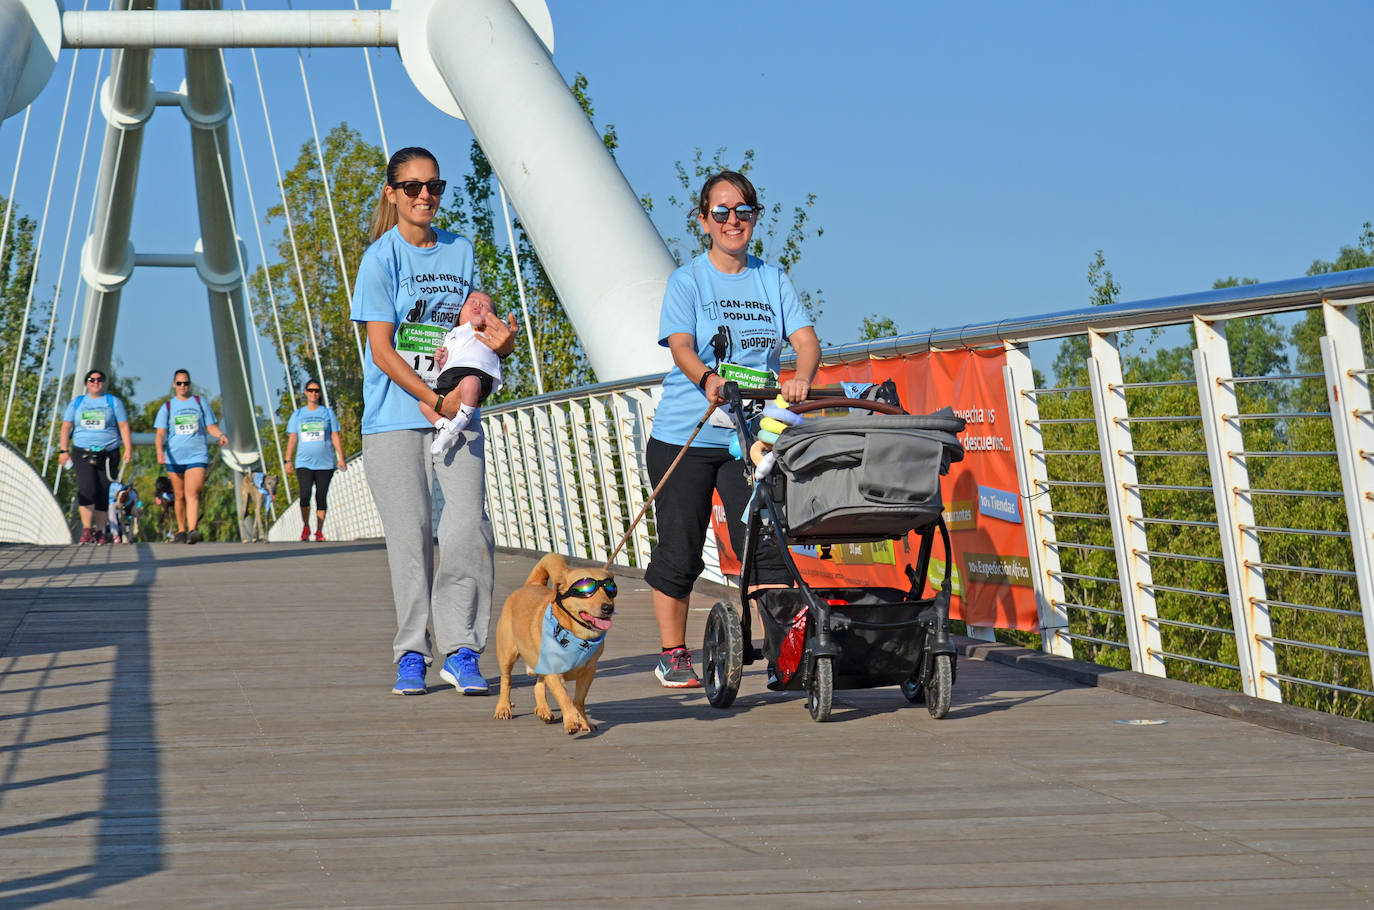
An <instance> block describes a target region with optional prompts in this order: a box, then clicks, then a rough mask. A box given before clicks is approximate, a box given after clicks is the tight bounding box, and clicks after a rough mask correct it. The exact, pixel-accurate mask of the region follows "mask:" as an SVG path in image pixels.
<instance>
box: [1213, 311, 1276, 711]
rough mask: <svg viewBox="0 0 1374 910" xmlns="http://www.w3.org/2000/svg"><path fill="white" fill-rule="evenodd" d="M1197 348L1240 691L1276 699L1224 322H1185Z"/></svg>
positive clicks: (1252, 510) (1256, 535)
mask: <svg viewBox="0 0 1374 910" xmlns="http://www.w3.org/2000/svg"><path fill="white" fill-rule="evenodd" d="M1193 332H1194V334H1195V335H1196V337H1197V349H1196V350H1194V351H1193V370H1194V372H1195V374H1196V376H1197V394H1198V404H1199V405H1200V406H1201V409H1202V428H1203V431H1204V433H1205V435H1206V438H1207V462H1208V465H1209V467H1210V469H1211V474H1212V496H1213V498H1214V499H1215V500H1216V504H1217V531H1218V532H1219V533H1220V534H1221V553H1222V557H1223V558H1224V559H1225V561H1226V588H1227V593H1228V594H1229V596H1230V598H1231V623H1232V628H1233V629H1234V630H1235V636H1236V657H1237V662H1238V663H1239V665H1240V683H1241V691H1242V692H1244V693H1245V694H1246V695H1253V696H1255V697H1257V698H1263V699H1267V700H1269V701H1283V691H1282V690H1281V689H1280V687H1279V681H1278V680H1277V679H1275V678H1274V675H1273V674H1275V673H1277V672H1278V665H1277V664H1276V662H1275V656H1274V643H1273V642H1272V641H1269V636H1270V623H1269V608H1268V607H1267V606H1265V601H1266V600H1267V598H1268V595H1267V593H1266V591H1265V587H1264V570H1263V569H1261V568H1260V563H1261V561H1262V560H1261V559H1260V544H1259V532H1258V531H1256V530H1254V527H1255V525H1256V524H1257V522H1256V521H1255V505H1254V502H1253V501H1252V500H1251V498H1250V496H1249V494H1245V493H1241V492H1239V491H1240V490H1248V489H1249V488H1250V468H1249V465H1248V463H1247V461H1246V458H1245V455H1244V454H1243V453H1244V452H1245V440H1244V437H1243V434H1242V432H1241V428H1240V421H1239V420H1238V419H1236V417H1235V416H1234V415H1236V414H1239V413H1240V407H1239V405H1238V403H1237V401H1236V384H1235V382H1233V381H1232V378H1233V368H1232V366H1231V347H1230V345H1229V344H1228V343H1227V341H1226V323H1225V322H1224V321H1211V322H1209V321H1207V320H1204V319H1200V318H1194V319H1193Z"/></svg>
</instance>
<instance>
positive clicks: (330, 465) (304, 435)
mask: <svg viewBox="0 0 1374 910" xmlns="http://www.w3.org/2000/svg"><path fill="white" fill-rule="evenodd" d="M323 396H324V388H323V386H321V385H320V383H319V381H318V380H315V379H310V380H307V381H306V383H305V404H303V405H301V406H300V407H298V408H296V411H295V413H294V414H292V415H291V419H290V420H289V421H287V423H286V470H288V471H295V472H296V489H297V490H298V491H299V495H298V496H297V501H298V502H299V503H300V506H301V540H309V539H310V500H311V493H312V491H313V493H314V500H315V539H316V540H324V513H325V511H326V510H327V509H328V508H329V482H330V481H331V480H333V479H334V469H335V467H336V466H337V467H338V469H339V470H340V471H347V470H348V462H347V461H346V460H345V459H344V453H343V441H342V438H341V437H340V436H339V418H337V417H335V416H334V409H333V408H331V407H329V406H328V405H327V404H325V403H324V402H323Z"/></svg>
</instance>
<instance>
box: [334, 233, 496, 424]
mask: <svg viewBox="0 0 1374 910" xmlns="http://www.w3.org/2000/svg"><path fill="white" fill-rule="evenodd" d="M434 233H435V234H436V235H437V236H438V242H436V243H435V245H434V246H432V247H418V246H411V245H410V244H409V243H407V242H406V241H405V240H404V239H403V238H402V237H401V233H400V231H399V230H398V229H397V228H392V229H391V230H389V231H387V232H386V233H385V234H383V235H382V236H380V237H378V238H377V240H376V242H375V243H373V244H372V246H370V247H368V248H367V252H365V253H364V254H363V261H362V265H360V266H359V267H358V281H357V284H356V285H355V286H354V288H353V309H352V312H351V314H350V318H351V319H352V320H353V321H354V322H361V323H367V322H389V323H391V324H392V325H394V326H395V327H396V329H395V332H394V333H393V335H392V342H393V343H394V344H395V345H396V351H397V353H399V354H400V355H401V357H402V358H404V359H405V361H406V363H408V364H410V366H411V369H413V370H415V372H416V373H417V374H418V375H419V376H420V378H421V379H423V380H424V381H425V382H426V383H427V384H428V385H429V386H430V387H431V388H432V387H433V386H434V380H435V379H436V378H438V375H439V373H440V370H439V369H438V367H437V366H436V364H435V363H434V349H435V348H437V347H439V345H441V344H442V343H443V341H444V335H445V334H447V333H448V330H449V329H451V328H453V327H454V326H455V325H457V324H458V314H459V313H460V312H461V311H462V309H463V301H464V300H466V299H467V296H468V292H469V291H471V290H472V287H473V282H474V281H476V278H475V276H474V266H473V255H472V244H471V243H470V242H469V241H468V239H467V238H466V237H460V236H458V235H457V234H450V233H449V232H448V231H441V230H438V229H436V230H435V232H434ZM364 361H365V362H364V364H363V427H362V431H363V435H368V434H371V433H385V432H387V431H388V430H410V429H425V428H427V427H428V426H429V421H428V420H426V419H425V417H424V415H423V414H421V413H420V408H419V406H418V404H417V402H416V401H415V397H414V396H413V395H411V394H410V393H409V392H407V391H406V390H405V389H403V388H401V387H400V386H398V385H396V383H394V382H392V381H391V378H390V377H389V376H387V375H386V374H385V373H383V372H382V371H381V369H380V368H378V367H377V365H376V364H374V363H373V362H372V343H371V341H369V342H368V346H367V356H366V357H365V358H364Z"/></svg>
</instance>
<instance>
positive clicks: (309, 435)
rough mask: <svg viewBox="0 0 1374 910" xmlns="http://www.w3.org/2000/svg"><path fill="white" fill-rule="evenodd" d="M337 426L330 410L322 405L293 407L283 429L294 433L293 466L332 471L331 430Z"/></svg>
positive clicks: (337, 423)
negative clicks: (292, 412) (313, 408)
mask: <svg viewBox="0 0 1374 910" xmlns="http://www.w3.org/2000/svg"><path fill="white" fill-rule="evenodd" d="M338 429H339V420H338V418H336V417H335V416H334V411H333V410H332V409H330V408H328V407H325V406H324V405H320V406H319V407H318V408H316V409H315V410H313V411H312V410H310V407H309V406H308V405H301V406H300V407H298V408H296V413H294V414H292V415H291V419H290V420H289V421H287V424H286V432H288V433H295V434H296V467H298V468H310V469H311V470H312V471H329V470H332V469H333V468H334V467H335V466H336V465H337V463H338V461H337V459H335V457H334V433H335V432H337V431H338Z"/></svg>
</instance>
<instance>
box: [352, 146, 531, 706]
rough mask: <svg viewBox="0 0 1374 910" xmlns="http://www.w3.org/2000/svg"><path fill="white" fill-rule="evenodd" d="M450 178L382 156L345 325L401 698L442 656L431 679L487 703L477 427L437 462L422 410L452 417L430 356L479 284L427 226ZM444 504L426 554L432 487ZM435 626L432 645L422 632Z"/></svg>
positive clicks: (428, 157)
mask: <svg viewBox="0 0 1374 910" xmlns="http://www.w3.org/2000/svg"><path fill="white" fill-rule="evenodd" d="M444 189H445V182H444V181H443V180H441V179H439V162H438V161H437V160H436V159H435V157H434V155H432V154H431V153H430V152H429V151H427V150H426V149H423V148H415V147H412V148H403V149H401V150H399V151H397V152H396V153H395V154H394V155H392V156H391V159H390V160H389V161H388V162H387V166H386V183H385V184H384V185H383V186H382V189H381V195H380V198H378V200H377V209H376V212H375V214H374V216H373V225H372V237H371V240H372V245H371V246H369V247H368V248H367V252H365V253H364V254H363V260H362V263H361V264H360V265H359V267H358V280H357V281H356V282H355V283H354V286H353V287H354V291H353V307H352V314H351V316H352V319H353V321H354V322H357V323H362V324H363V326H364V327H365V328H366V331H367V356H366V357H365V358H364V364H363V424H362V435H363V460H364V463H365V464H366V465H367V485H368V487H369V489H371V491H372V499H373V501H374V502H376V504H377V514H378V516H379V517H380V518H381V521H382V531H383V533H384V534H385V536H386V555H387V563H388V565H389V567H390V570H391V590H392V596H393V598H394V599H395V602H396V637H395V639H394V641H393V643H392V659H393V660H395V661H396V665H397V668H396V685H395V686H394V687H392V690H391V691H392V692H393V693H394V694H396V695H423V694H425V691H426V687H425V670H426V667H427V666H428V665H429V663H430V662H431V661H432V660H434V658H435V653H436V650H437V653H438V654H439V655H442V656H441V657H440V659H441V660H442V661H443V667H442V669H441V670H440V674H439V675H440V676H441V677H442V678H443V679H444V680H445V681H447V682H449V683H452V684H453V687H454V688H455V689H456V690H457V691H458V692H461V693H462V694H464V695H485V694H486V693H487V681H486V679H485V678H484V677H483V676H482V673H481V670H480V669H479V667H478V660H477V658H478V655H479V654H481V653H482V650H483V649H484V648H485V647H486V642H487V629H488V626H489V624H490V620H491V597H492V584H493V580H494V554H495V540H494V538H493V536H492V530H491V522H490V521H489V520H488V518H487V513H486V505H485V502H486V499H485V491H484V483H485V473H486V472H485V466H484V462H483V458H484V443H485V437H484V436H483V433H482V430H481V427H480V425H476V424H474V425H473V426H471V427H469V428H468V430H467V431H465V432H464V434H463V436H462V437H461V438H460V440H459V442H458V443H457V444H455V445H454V446H453V447H451V448H450V449H448V450H447V451H446V452H445V453H443V454H442V455H431V453H430V444H431V442H432V441H433V439H434V428H433V427H432V426H431V425H430V423H429V421H428V420H426V419H425V418H424V416H423V415H422V414H421V413H420V409H419V407H418V402H421V401H423V402H425V403H426V404H429V405H431V406H432V407H433V408H434V410H436V411H438V412H439V413H440V415H442V416H444V417H448V418H452V417H454V416H455V415H456V414H457V413H458V408H459V407H460V406H461V404H462V401H461V400H460V398H459V396H457V395H453V396H450V397H448V398H445V397H444V396H441V395H437V394H436V393H435V392H434V391H433V390H432V387H433V385H434V382H435V379H436V378H437V377H438V375H439V372H440V369H439V366H438V364H436V362H435V357H434V355H435V352H436V350H437V349H438V347H439V346H440V344H441V343H442V342H443V339H444V335H445V334H447V332H448V330H449V329H450V328H452V327H453V326H455V325H457V324H458V320H459V314H460V312H461V311H462V308H463V301H464V300H466V299H467V296H468V293H469V292H470V291H472V290H473V288H474V286H475V282H476V275H475V267H474V262H473V249H472V244H471V243H470V242H469V241H468V240H467V238H465V237H460V236H458V235H456V234H450V233H449V232H447V231H444V230H440V229H438V228H435V227H434V226H433V224H432V222H433V220H434V216H435V215H436V214H437V213H438V211H439V203H440V199H441V198H442V196H443V194H444ZM515 331H516V324H515V321H514V319H511V321H510V323H509V324H507V323H504V322H502V321H501V320H499V319H492V320H490V322H489V324H488V325H487V327H486V329H485V330H484V332H483V333H482V334H481V335H480V336H479V337H480V338H481V339H482V341H483V342H484V343H485V344H486V345H487V346H488V347H490V348H491V349H492V350H494V351H495V352H496V353H497V354H499V355H501V356H502V357H504V356H506V355H508V354H509V353H510V352H511V351H512V350H513V349H514V347H515ZM436 479H437V480H438V482H439V488H440V489H441V490H442V491H443V495H444V503H445V504H446V506H447V507H446V508H445V509H444V510H443V513H442V515H441V516H440V520H439V528H438V543H439V555H438V559H437V561H436V559H435V556H434V542H433V537H434V531H433V500H432V496H433V493H432V491H433V488H434V481H435V480H436ZM431 619H432V620H433V625H434V638H435V641H434V642H433V644H434V645H435V646H437V647H431V642H430V638H429V634H428V632H427V626H428V624H429V622H430V620H431Z"/></svg>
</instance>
